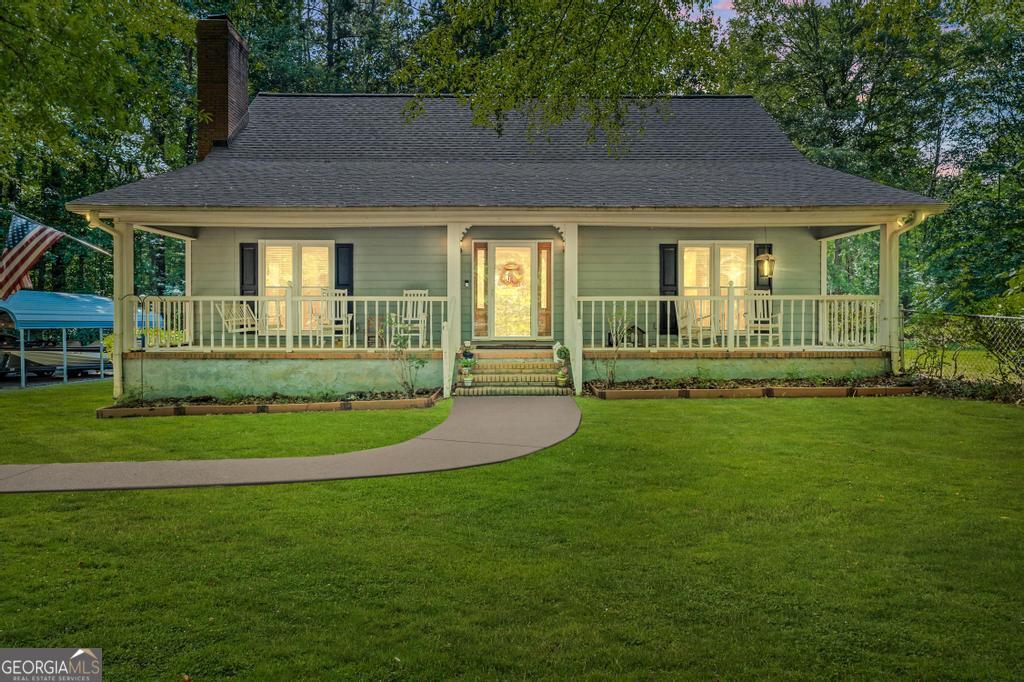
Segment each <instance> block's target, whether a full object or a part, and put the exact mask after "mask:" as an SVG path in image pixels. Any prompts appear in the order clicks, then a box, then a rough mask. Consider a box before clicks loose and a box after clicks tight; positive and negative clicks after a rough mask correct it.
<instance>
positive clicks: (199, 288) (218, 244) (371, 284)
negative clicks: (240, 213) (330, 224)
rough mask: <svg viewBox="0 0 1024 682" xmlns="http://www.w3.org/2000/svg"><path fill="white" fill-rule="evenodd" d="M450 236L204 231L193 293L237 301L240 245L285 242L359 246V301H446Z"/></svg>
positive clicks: (402, 231) (406, 231)
mask: <svg viewBox="0 0 1024 682" xmlns="http://www.w3.org/2000/svg"><path fill="white" fill-rule="evenodd" d="M445 234H446V233H445V229H444V228H442V227H418V228H415V227H393V228H390V227H389V228H338V229H301V230H299V229H295V230H287V229H285V230H282V229H273V230H271V229H254V228H247V229H224V228H204V229H201V230H200V231H199V235H198V238H197V239H196V240H195V242H193V246H192V292H193V293H194V294H195V295H197V296H205V295H209V296H216V295H225V296H227V295H237V294H238V267H239V264H238V245H239V244H242V243H246V242H257V241H259V240H261V239H286V240H300V241H303V240H326V241H333V242H336V243H340V244H354V251H355V258H354V261H355V262H354V265H355V294H356V295H359V296H399V295H401V293H402V290H403V289H427V290H429V291H430V294H431V295H432V296H444V295H446V288H447V278H446V274H445V272H446V268H445V253H446V251H445V249H446V241H445V239H446V237H445ZM332 257H333V255H332Z"/></svg>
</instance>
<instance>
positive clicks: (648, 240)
mask: <svg viewBox="0 0 1024 682" xmlns="http://www.w3.org/2000/svg"><path fill="white" fill-rule="evenodd" d="M681 240H691V241H730V240H743V241H751V242H755V243H764V242H767V243H769V244H771V245H772V249H773V253H774V255H775V258H776V259H777V261H776V266H775V277H774V278H773V282H772V284H773V287H774V293H775V294H779V295H790V294H809V295H813V294H818V293H820V291H821V261H820V258H821V251H820V247H819V242H818V240H816V239H815V238H814V236H813V235H812V234H811V233H810V230H808V229H806V228H799V227H784V228H769V229H768V231H767V235H766V234H765V230H763V229H751V228H737V229H731V228H714V229H691V228H643V227H630V228H622V227H615V228H609V227H590V226H585V227H581V228H580V245H579V295H580V296H604V295H608V296H657V295H658V293H659V289H658V265H659V263H658V258H659V255H658V253H659V252H658V246H659V244H675V243H676V242H678V241H681Z"/></svg>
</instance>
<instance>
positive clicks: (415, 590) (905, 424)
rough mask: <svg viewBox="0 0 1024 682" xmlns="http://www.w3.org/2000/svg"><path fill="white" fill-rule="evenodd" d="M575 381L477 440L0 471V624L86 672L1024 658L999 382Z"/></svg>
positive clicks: (576, 671) (959, 668)
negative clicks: (720, 386) (189, 465)
mask: <svg viewBox="0 0 1024 682" xmlns="http://www.w3.org/2000/svg"><path fill="white" fill-rule="evenodd" d="M55 390H65V389H55ZM67 390H70V389H67ZM65 404H66V405H71V403H70V402H67V403H65ZM579 404H580V406H581V409H582V410H583V413H584V421H583V425H582V427H581V430H580V432H579V433H578V434H577V435H576V436H574V437H573V438H572V439H570V440H568V441H566V442H564V443H562V444H559V445H557V446H555V447H553V448H551V449H549V450H547V451H544V452H542V453H537V454H534V455H531V456H529V457H526V458H523V459H519V460H515V461H512V462H508V463H505V464H501V465H496V466H488V467H480V468H475V469H467V470H463V471H453V472H445V473H437V474H427V475H418V476H406V477H397V478H385V479H366V480H356V481H344V482H334V483H315V484H300V485H287V486H270V487H241V488H222V489H215V488H207V489H193V490H163V491H161V490H151V491H128V492H115V493H82V494H61V495H53V494H47V495H16V496H2V497H0V538H3V540H2V556H3V561H2V562H0V643H2V646H76V647H77V646H93V647H102V648H103V653H104V660H105V664H106V673H107V678H106V679H109V680H134V679H167V680H177V679H181V675H182V674H188V675H191V676H192V679H194V680H208V679H223V678H228V677H236V678H240V679H339V678H352V677H360V678H380V679H423V678H427V679H436V678H442V677H444V678H452V677H461V678H469V679H480V678H499V677H500V678H506V677H516V678H530V679H532V678H568V677H573V678H577V677H579V678H592V679H619V678H621V677H654V676H674V677H675V676H685V677H697V678H712V677H714V678H726V679H730V678H763V677H782V676H785V677H794V678H802V679H820V678H822V677H828V678H838V677H858V678H874V677H882V676H886V677H895V676H903V677H911V678H927V677H930V678H935V677H942V678H1002V679H1010V678H1018V679H1019V678H1020V677H1021V675H1022V674H1024V664H1022V661H1024V638H1022V637H1021V627H1022V625H1021V624H1022V620H1024V543H1022V542H1021V537H1022V532H1024V498H1022V497H1021V495H1020V490H1021V489H1022V486H1024V467H1022V459H1024V453H1022V450H1024V446H1022V443H1024V411H1022V410H1021V408H1019V407H1014V406H1008V405H998V404H990V403H981V402H966V401H965V402H956V401H943V400H939V399H933V398H893V399H886V398H870V399H838V400H825V399H817V400H814V399H810V400H752V401H644V402H601V401H597V400H591V399H584V400H581V401H580V402H579ZM295 416H298V415H287V417H288V418H289V419H291V418H294V417H295ZM345 416H348V415H345ZM390 417H394V418H396V419H397V418H400V417H399V416H398V415H389V418H390ZM239 418H240V417H237V416H235V417H227V418H226V419H239ZM194 423H195V424H196V426H195V427H194V428H196V429H205V428H206V426H207V424H213V423H214V422H208V421H207V420H206V418H201V419H197V420H196V421H195V422H194ZM88 424H89V425H90V426H96V425H97V423H96V422H95V421H88ZM0 428H4V429H7V428H8V426H7V425H6V423H5V425H4V426H3V427H0ZM65 433H66V434H72V433H73V435H67V436H66V439H67V440H74V439H78V438H81V437H84V434H82V433H81V432H80V431H74V432H72V431H70V429H69V430H67V431H66V432H65ZM127 433H129V434H130V433H131V432H130V431H129V432H127ZM10 435H13V434H10ZM258 437H259V436H258V435H256V434H252V433H248V434H246V435H245V436H244V438H245V439H255V438H258ZM7 440H8V442H10V440H12V438H10V437H8V438H7ZM240 445H243V446H244V445H245V443H240ZM306 445H309V444H308V443H304V445H303V446H302V447H305V446H306Z"/></svg>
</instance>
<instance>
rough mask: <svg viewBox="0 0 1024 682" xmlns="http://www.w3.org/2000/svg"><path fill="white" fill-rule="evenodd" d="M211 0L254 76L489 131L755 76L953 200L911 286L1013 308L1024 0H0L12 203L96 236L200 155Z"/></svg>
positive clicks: (1, 158) (916, 291) (163, 258)
mask: <svg viewBox="0 0 1024 682" xmlns="http://www.w3.org/2000/svg"><path fill="white" fill-rule="evenodd" d="M214 13H216V14H222V13H226V14H228V15H229V16H231V18H232V20H233V21H234V23H235V24H236V26H237V27H238V28H239V30H240V31H241V33H242V34H243V35H244V36H245V37H246V38H247V40H248V41H249V44H250V49H251V52H250V87H251V89H252V91H253V92H257V91H314V92H316V91H321V92H396V91H403V92H415V93H420V94H422V95H433V94H438V93H442V92H445V93H454V94H456V95H457V96H459V97H460V98H461V99H462V100H463V101H464V102H465V104H466V105H467V106H469V107H470V108H471V110H472V112H473V120H474V121H475V122H476V123H477V124H479V125H483V126H487V127H490V128H492V129H494V130H495V131H496V133H497V134H501V133H503V132H504V131H503V122H504V121H505V120H506V118H507V117H508V116H509V115H510V114H511V113H512V112H516V113H518V114H521V115H524V116H525V117H526V118H527V120H528V121H529V123H530V127H529V134H531V135H532V136H534V137H538V138H540V137H543V132H544V131H545V130H546V129H548V128H549V127H552V126H557V125H558V124H559V123H561V122H562V121H564V120H566V119H567V118H569V117H570V116H575V115H581V116H582V117H583V118H584V120H585V121H586V122H587V123H588V124H589V126H590V132H591V137H592V139H593V140H594V143H595V144H605V145H607V146H608V148H609V153H613V154H619V153H628V146H629V139H628V136H626V135H625V134H624V132H623V130H624V129H623V126H622V123H623V120H624V117H625V115H626V113H627V107H628V106H629V105H628V104H627V102H629V103H632V104H642V103H657V101H658V99H659V98H661V97H663V96H666V95H669V94H678V93H742V94H752V95H754V96H755V97H757V99H758V100H759V101H760V102H761V103H762V104H763V105H764V106H765V107H766V108H767V109H768V110H769V112H771V113H772V115H773V116H775V117H776V118H777V119H778V120H779V122H780V124H781V125H782V126H783V128H784V130H785V131H786V132H787V134H789V136H790V137H791V138H792V139H793V141H794V142H795V143H796V144H797V146H798V147H799V148H800V149H801V151H802V152H803V153H804V154H806V155H807V156H808V157H809V158H811V159H812V160H814V161H816V162H818V163H822V164H825V165H827V166H830V167H833V168H837V169H839V170H843V171H846V172H850V173H855V174H858V175H862V176H865V177H868V178H871V179H874V180H877V181H880V182H884V183H886V184H890V185H894V186H897V187H901V188H905V189H909V190H913V191H916V192H920V193H924V194H927V195H929V196H932V197H935V198H938V199H941V200H943V201H946V202H948V203H950V205H951V207H950V209H949V211H947V213H946V214H945V215H942V216H938V217H933V218H930V219H929V220H928V221H927V222H926V223H925V225H924V226H923V227H921V228H918V229H916V230H913V231H911V232H910V233H909V234H908V235H907V236H906V237H905V238H904V239H905V241H904V249H903V253H904V262H903V267H902V277H903V284H904V294H905V297H906V298H905V301H904V303H905V304H906V305H908V306H919V307H920V306H925V307H934V308H946V309H957V310H970V309H982V308H985V307H992V306H998V305H1005V301H1004V302H1003V303H1000V300H1001V299H998V298H997V297H998V296H999V295H1000V294H1001V293H1002V292H1003V291H1005V290H1006V289H1007V288H1008V286H1009V284H1008V283H1009V280H1010V278H1011V276H1012V274H1013V273H1014V272H1018V271H1020V270H1021V269H1022V268H1024V215H1022V214H1024V183H1022V177H1021V173H1022V169H1024V160H1022V159H1024V156H1022V155H1024V16H1022V14H1024V9H1022V6H1021V4H1020V3H1019V2H1014V0H831V1H828V2H826V1H824V0H735V1H734V5H733V13H732V15H731V18H729V19H728V20H725V19H722V18H721V17H720V16H717V15H716V14H715V13H714V12H713V10H712V7H711V4H710V2H708V1H707V0H615V1H613V2H610V1H608V0H571V1H563V0H151V1H149V2H146V3H136V2H131V1H130V0H75V2H71V1H70V0H53V1H52V2H47V3H39V2H37V1H36V0H7V1H6V2H5V3H4V11H3V12H2V13H0V67H2V68H3V72H4V74H5V79H4V80H3V81H2V82H0V93H2V94H3V96H4V100H3V101H4V106H3V107H0V200H2V203H3V205H4V206H8V207H12V208H15V209H17V210H19V211H21V212H22V213H27V214H29V215H32V216H35V217H38V218H40V219H42V220H44V221H45V222H48V223H50V224H52V225H54V226H55V227H60V228H62V229H65V230H67V231H69V232H71V233H73V234H76V235H80V236H81V235H84V236H85V238H87V239H89V240H91V241H94V242H97V243H103V242H104V241H105V240H106V237H105V235H102V234H100V233H98V232H96V231H94V230H93V231H91V230H88V229H87V228H86V227H85V226H84V224H83V222H82V221H81V220H80V219H79V218H77V217H75V216H70V215H68V214H67V213H66V212H65V211H64V210H63V204H64V202H65V201H68V200H70V199H72V198H75V197H78V196H81V195H84V194H89V193H91V192H95V191H99V190H102V189H106V188H109V187H113V186H117V185H120V184H123V183H126V182H130V181H132V180H135V179H138V178H141V177H144V176H146V175H150V174H153V173H157V172H160V171H163V170H167V169H169V168H176V167H180V166H182V165H185V164H188V163H191V162H192V161H194V158H195V139H196V134H195V131H196V122H195V111H196V106H195V56H194V45H193V29H194V20H195V19H196V18H199V17H202V16H205V15H208V14H214ZM626 98H632V99H628V100H627V99H626ZM415 114H416V111H415V109H413V110H411V111H410V115H415ZM537 143H538V144H541V143H543V142H542V140H539V139H538V141H537ZM0 217H2V216H0ZM137 249H138V250H139V252H140V253H139V254H138V256H139V258H138V260H137V262H138V263H139V268H138V282H137V286H138V288H139V290H140V291H143V292H147V293H160V292H171V291H175V290H176V289H177V288H178V287H180V282H181V277H182V267H183V266H182V254H181V251H180V246H179V245H178V244H176V243H174V242H167V241H166V240H164V239H162V238H159V237H155V236H151V235H144V236H140V238H139V239H138V245H137ZM829 260H830V268H829V271H830V277H831V280H832V286H833V288H834V290H836V291H846V292H851V293H854V292H867V291H871V290H873V287H874V286H876V276H877V275H876V272H877V236H875V235H864V236H860V237H853V238H849V239H843V240H839V241H837V242H835V243H834V244H833V246H832V247H831V249H830V252H829ZM33 279H34V280H35V282H36V284H37V286H40V287H43V288H52V289H63V290H69V291H96V292H101V293H103V292H109V291H110V282H111V280H110V263H109V261H106V260H104V258H103V257H102V256H99V255H97V254H95V253H92V252H90V251H88V250H87V249H85V248H84V247H81V246H78V245H75V244H74V243H72V242H70V241H68V240H64V242H63V243H60V244H59V245H58V246H57V247H55V248H54V249H53V250H52V251H51V252H50V253H49V254H47V256H46V257H45V258H44V259H43V261H41V263H40V265H39V267H38V268H37V269H36V271H35V272H34V273H33ZM1007 300H1009V299H1007Z"/></svg>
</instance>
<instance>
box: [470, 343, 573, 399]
mask: <svg viewBox="0 0 1024 682" xmlns="http://www.w3.org/2000/svg"><path fill="white" fill-rule="evenodd" d="M475 358H476V367H474V368H473V385H472V386H471V387H466V386H463V385H462V375H461V374H460V375H459V386H458V387H457V388H456V389H455V391H454V393H455V395H457V396H481V395H487V396H495V395H572V393H573V391H572V389H571V388H569V387H559V386H558V385H557V384H556V382H555V374H556V373H557V372H558V363H556V362H555V361H554V360H553V359H552V358H551V351H550V350H536V349H528V350H526V349H524V350H516V349H501V350H494V349H480V350H478V351H477V353H476V356H475Z"/></svg>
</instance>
